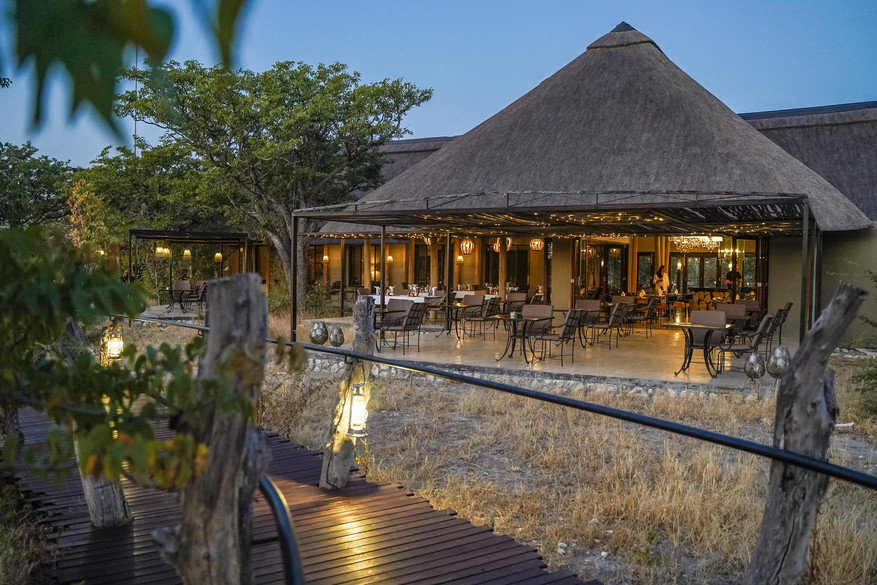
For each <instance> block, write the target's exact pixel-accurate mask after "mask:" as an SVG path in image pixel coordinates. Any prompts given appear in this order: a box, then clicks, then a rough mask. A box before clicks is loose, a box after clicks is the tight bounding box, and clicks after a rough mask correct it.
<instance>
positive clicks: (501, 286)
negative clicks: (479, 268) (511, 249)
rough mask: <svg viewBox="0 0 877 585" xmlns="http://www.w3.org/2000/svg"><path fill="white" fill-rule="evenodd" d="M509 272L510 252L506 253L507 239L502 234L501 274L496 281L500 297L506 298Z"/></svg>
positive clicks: (500, 246) (500, 252)
mask: <svg viewBox="0 0 877 585" xmlns="http://www.w3.org/2000/svg"><path fill="white" fill-rule="evenodd" d="M508 276H509V272H508V254H507V253H506V239H505V238H504V237H502V236H500V237H499V276H498V277H497V280H499V282H498V283H496V294H498V295H499V298H501V299H503V300H505V298H506V291H505V285H506V281H507V280H508Z"/></svg>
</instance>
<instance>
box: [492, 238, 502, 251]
mask: <svg viewBox="0 0 877 585" xmlns="http://www.w3.org/2000/svg"><path fill="white" fill-rule="evenodd" d="M500 250H502V241H501V240H500V239H499V238H496V242H494V243H493V251H494V252H496V253H497V254H499V251H500Z"/></svg>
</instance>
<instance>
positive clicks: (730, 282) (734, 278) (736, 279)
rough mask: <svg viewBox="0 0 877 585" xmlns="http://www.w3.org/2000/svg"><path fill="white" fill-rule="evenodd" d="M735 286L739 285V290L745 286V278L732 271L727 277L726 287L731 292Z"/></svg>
mask: <svg viewBox="0 0 877 585" xmlns="http://www.w3.org/2000/svg"><path fill="white" fill-rule="evenodd" d="M734 284H736V285H737V288H740V285H741V284H743V277H742V276H741V275H740V273H739V272H737V271H736V270H733V269H732V270H729V271H728V274H726V275H725V285H726V286H727V287H728V290H731V288H733V286H734Z"/></svg>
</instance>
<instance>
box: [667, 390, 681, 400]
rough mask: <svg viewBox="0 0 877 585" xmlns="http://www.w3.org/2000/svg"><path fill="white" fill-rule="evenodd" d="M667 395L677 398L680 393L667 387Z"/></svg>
mask: <svg viewBox="0 0 877 585" xmlns="http://www.w3.org/2000/svg"><path fill="white" fill-rule="evenodd" d="M667 396H669V397H670V398H676V397H677V396H679V393H678V392H676V390H673V389H671V388H667Z"/></svg>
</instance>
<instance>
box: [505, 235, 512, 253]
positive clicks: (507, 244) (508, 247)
mask: <svg viewBox="0 0 877 585" xmlns="http://www.w3.org/2000/svg"><path fill="white" fill-rule="evenodd" d="M505 249H506V251H509V250H511V249H512V239H511V238H506V239H505Z"/></svg>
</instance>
